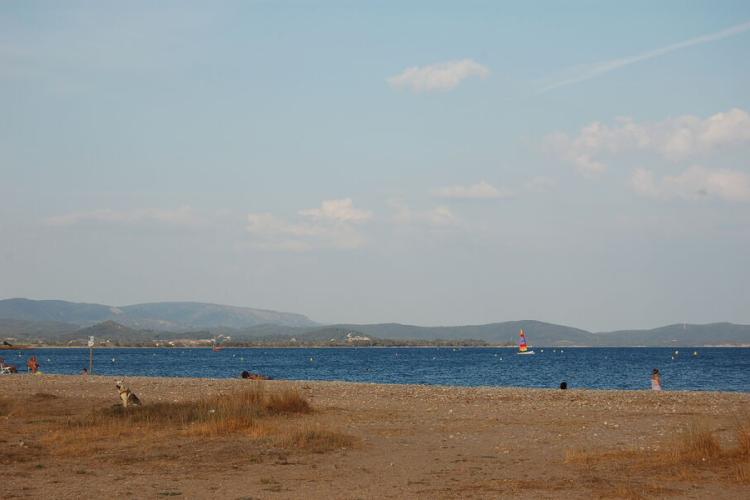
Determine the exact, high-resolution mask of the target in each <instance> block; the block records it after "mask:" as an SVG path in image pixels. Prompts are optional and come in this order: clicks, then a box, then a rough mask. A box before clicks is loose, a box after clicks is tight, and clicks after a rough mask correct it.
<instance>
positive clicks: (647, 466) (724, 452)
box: [565, 422, 750, 498]
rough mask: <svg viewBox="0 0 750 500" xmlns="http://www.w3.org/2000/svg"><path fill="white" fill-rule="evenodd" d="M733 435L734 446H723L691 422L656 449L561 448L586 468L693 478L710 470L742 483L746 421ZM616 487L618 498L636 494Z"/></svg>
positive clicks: (748, 436) (749, 444)
mask: <svg viewBox="0 0 750 500" xmlns="http://www.w3.org/2000/svg"><path fill="white" fill-rule="evenodd" d="M735 436H736V443H737V444H736V447H734V448H726V449H723V448H722V447H721V444H720V443H719V440H718V439H717V437H716V435H715V434H714V433H713V432H712V431H711V430H710V429H709V428H708V426H707V425H706V424H705V423H703V422H693V423H692V424H690V425H689V426H688V427H687V429H686V430H685V432H683V433H681V434H678V435H675V436H673V438H672V439H671V440H668V441H667V443H666V444H665V446H663V447H662V449H660V450H658V451H654V450H640V449H623V450H607V451H589V450H580V449H572V450H567V451H566V452H565V463H567V464H580V465H584V466H586V467H587V468H589V469H595V468H603V467H609V466H611V465H612V464H613V463H614V464H617V465H618V466H620V467H623V468H624V469H625V470H628V471H630V472H636V471H641V472H642V471H647V470H659V471H660V474H661V475H663V476H667V475H669V476H670V477H672V478H673V479H676V480H680V481H693V480H696V479H697V478H699V477H700V475H701V473H702V472H701V471H713V472H715V473H720V474H723V475H724V476H726V477H729V478H730V479H732V478H733V479H734V480H736V481H738V482H741V483H744V482H748V481H749V480H750V479H749V478H750V465H749V464H748V462H750V423H738V424H737V428H736V432H735ZM722 471H723V472H722ZM727 471H734V472H733V473H729V472H727ZM618 488H619V490H618V491H613V492H610V493H611V494H612V495H613V496H615V497H618V498H623V497H625V498H637V496H633V493H634V490H632V488H630V487H628V486H622V487H620V486H618ZM623 488H624V489H623ZM621 493H622V494H621ZM626 493H627V494H626ZM636 493H637V492H636Z"/></svg>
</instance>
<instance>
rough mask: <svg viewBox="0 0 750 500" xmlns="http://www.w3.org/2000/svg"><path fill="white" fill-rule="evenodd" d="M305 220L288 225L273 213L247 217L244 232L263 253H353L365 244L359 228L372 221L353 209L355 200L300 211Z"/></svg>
mask: <svg viewBox="0 0 750 500" xmlns="http://www.w3.org/2000/svg"><path fill="white" fill-rule="evenodd" d="M298 213H299V215H301V216H302V217H303V218H302V219H300V220H297V221H289V220H287V219H286V218H284V217H278V216H275V215H273V214H270V213H251V214H248V215H247V225H246V226H245V229H246V230H247V231H248V233H250V234H251V235H252V236H253V242H252V244H253V246H254V247H255V248H259V249H264V250H283V251H292V252H306V251H311V250H315V249H320V248H334V249H343V250H346V249H354V248H358V247H361V246H362V245H364V243H365V238H364V236H363V235H362V234H361V233H360V232H359V230H358V229H357V228H356V225H358V224H362V223H364V222H366V221H367V220H369V219H370V218H371V217H372V213H371V212H367V211H364V210H359V209H356V208H354V206H353V203H352V200H351V199H349V198H346V199H343V200H325V201H323V202H322V204H321V206H320V207H319V208H310V209H305V210H300V211H299V212H298Z"/></svg>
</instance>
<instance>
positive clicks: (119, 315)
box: [0, 299, 317, 331]
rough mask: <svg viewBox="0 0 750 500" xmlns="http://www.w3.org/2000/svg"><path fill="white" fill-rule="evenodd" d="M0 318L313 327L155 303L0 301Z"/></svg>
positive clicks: (219, 308)
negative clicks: (109, 303) (113, 304)
mask: <svg viewBox="0 0 750 500" xmlns="http://www.w3.org/2000/svg"><path fill="white" fill-rule="evenodd" d="M0 318H2V319H11V320H24V321H55V322H63V323H70V324H74V325H78V326H79V327H81V326H90V325H93V324H96V323H100V322H102V321H116V322H117V323H120V324H122V325H125V326H129V327H132V328H135V329H144V328H145V329H153V330H160V331H189V330H195V329H204V328H218V327H229V328H246V327H251V326H256V325H261V324H268V323H270V324H277V325H283V326H292V327H294V326H315V325H316V324H317V323H315V322H314V321H311V320H310V319H309V318H307V317H306V316H304V315H302V314H294V313H285V312H278V311H270V310H267V309H253V308H250V307H237V306H225V305H219V304H207V303H202V302H156V303H148V304H135V305H130V306H122V307H114V306H108V305H102V304H86V303H75V302H66V301H62V300H30V299H6V300H0Z"/></svg>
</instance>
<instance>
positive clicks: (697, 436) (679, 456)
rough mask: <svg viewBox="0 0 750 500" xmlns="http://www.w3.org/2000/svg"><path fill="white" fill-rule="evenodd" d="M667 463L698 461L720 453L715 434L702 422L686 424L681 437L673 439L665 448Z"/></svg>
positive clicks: (711, 458)
mask: <svg viewBox="0 0 750 500" xmlns="http://www.w3.org/2000/svg"><path fill="white" fill-rule="evenodd" d="M666 454H667V455H668V456H667V457H664V458H666V459H667V461H668V462H669V463H678V464H681V463H698V462H705V461H707V460H713V459H715V458H717V457H719V455H721V446H720V445H719V441H718V440H717V439H716V436H714V434H713V433H712V432H711V431H710V430H709V429H708V427H707V426H706V424H704V423H702V422H698V423H693V424H692V425H690V426H688V428H687V431H686V432H685V434H684V436H683V437H678V438H676V439H675V441H674V443H673V444H672V445H671V446H670V447H669V448H668V449H667V450H666Z"/></svg>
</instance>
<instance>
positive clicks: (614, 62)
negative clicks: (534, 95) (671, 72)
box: [539, 22, 750, 93]
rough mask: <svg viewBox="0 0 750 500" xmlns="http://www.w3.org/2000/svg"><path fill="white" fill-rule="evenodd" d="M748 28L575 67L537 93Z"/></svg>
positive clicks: (747, 27) (739, 26) (734, 28)
mask: <svg viewBox="0 0 750 500" xmlns="http://www.w3.org/2000/svg"><path fill="white" fill-rule="evenodd" d="M748 30H750V22H745V23H742V24H737V25H735V26H732V27H730V28H727V29H724V30H721V31H717V32H716V33H709V34H707V35H701V36H698V37H695V38H690V39H688V40H684V41H682V42H677V43H673V44H671V45H667V46H665V47H660V48H657V49H653V50H649V51H647V52H643V53H641V54H637V55H634V56H629V57H623V58H619V59H611V60H609V61H601V62H598V63H594V64H590V65H585V66H582V67H579V68H577V69H575V71H574V75H573V76H570V77H568V78H564V79H561V80H558V81H555V82H553V83H551V84H548V85H546V86H544V87H542V88H541V89H539V93H544V92H549V91H550V90H553V89H557V88H560V87H565V86H567V85H572V84H574V83H579V82H583V81H586V80H591V79H592V78H596V77H597V76H601V75H603V74H605V73H609V72H610V71H614V70H616V69H619V68H622V67H624V66H629V65H631V64H635V63H638V62H641V61H646V60H648V59H654V58H656V57H660V56H663V55H665V54H669V53H670V52H674V51H676V50H681V49H686V48H688V47H692V46H694V45H702V44H704V43H709V42H714V41H716V40H722V39H724V38H729V37H732V36H736V35H739V34H741V33H744V32H746V31H748Z"/></svg>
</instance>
